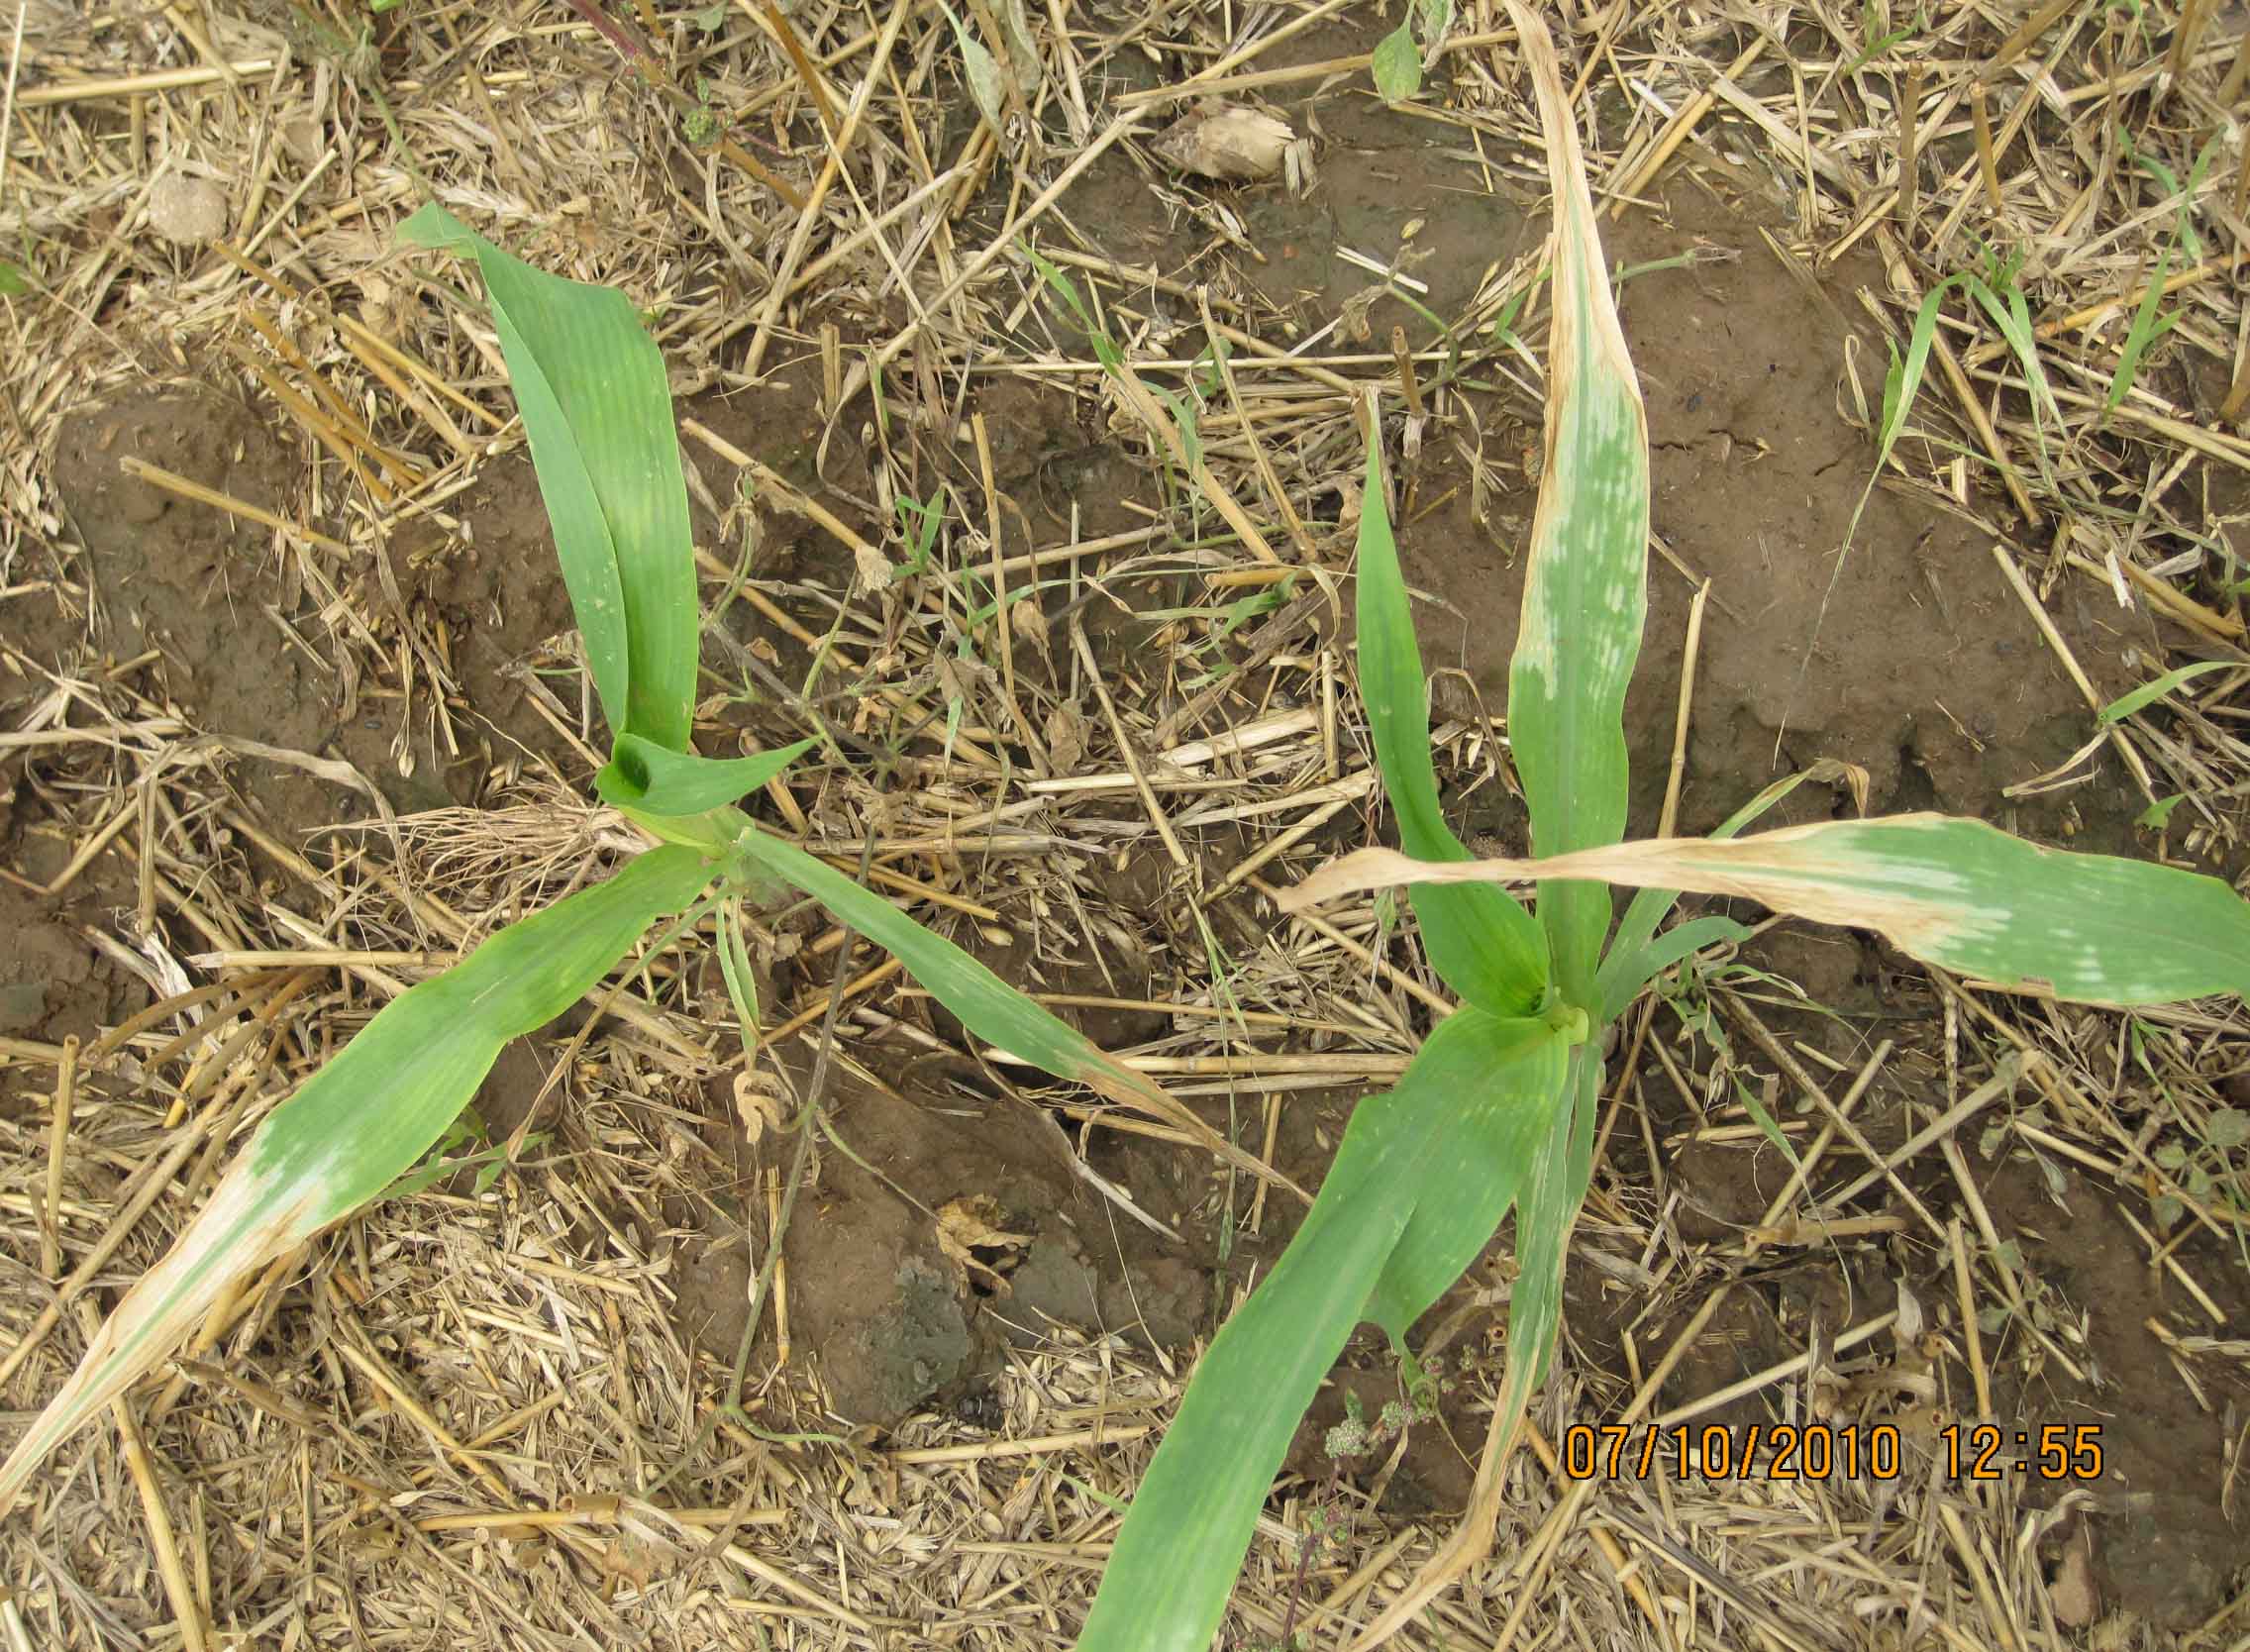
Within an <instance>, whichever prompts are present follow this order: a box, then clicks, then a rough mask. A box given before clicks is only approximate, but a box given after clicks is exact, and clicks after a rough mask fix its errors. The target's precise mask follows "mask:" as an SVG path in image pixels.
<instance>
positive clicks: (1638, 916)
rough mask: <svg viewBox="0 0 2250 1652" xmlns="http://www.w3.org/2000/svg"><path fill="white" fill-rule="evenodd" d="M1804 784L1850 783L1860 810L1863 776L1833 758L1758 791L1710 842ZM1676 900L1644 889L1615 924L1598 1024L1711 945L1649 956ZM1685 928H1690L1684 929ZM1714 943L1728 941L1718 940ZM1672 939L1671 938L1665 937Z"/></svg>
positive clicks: (1674, 892) (1669, 892) (1672, 892)
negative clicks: (1659, 976) (1662, 975)
mask: <svg viewBox="0 0 2250 1652" xmlns="http://www.w3.org/2000/svg"><path fill="white" fill-rule="evenodd" d="M1807 780H1820V781H1838V782H1843V783H1846V784H1849V785H1850V786H1851V788H1852V793H1853V795H1854V797H1855V798H1858V799H1860V802H1861V806H1862V807H1863V808H1864V807H1865V806H1866V804H1865V795H1866V791H1867V771H1866V770H1864V769H1861V768H1859V767H1857V766H1856V765H1853V764H1848V763H1839V762H1837V761H1836V760H1835V759H1833V758H1822V759H1820V760H1819V761H1818V762H1816V763H1814V764H1812V765H1810V766H1809V767H1807V768H1804V769H1800V770H1798V771H1797V772H1796V773H1795V774H1785V775H1783V776H1782V777H1781V778H1780V779H1778V780H1775V781H1774V782H1772V783H1771V784H1769V785H1766V786H1764V787H1762V788H1760V790H1759V792H1758V795H1757V796H1755V797H1753V798H1751V799H1750V801H1749V802H1747V803H1745V804H1743V805H1742V807H1741V808H1739V809H1737V810H1735V811H1734V813H1733V814H1731V815H1729V816H1728V817H1727V818H1726V820H1725V822H1724V823H1723V824H1722V825H1721V826H1720V827H1719V829H1718V830H1717V831H1715V832H1713V833H1712V834H1711V836H1712V837H1714V838H1731V837H1733V836H1735V835H1736V834H1737V833H1739V832H1740V831H1741V830H1742V829H1743V828H1744V827H1745V826H1749V825H1753V824H1755V823H1756V822H1757V821H1758V820H1760V819H1762V818H1763V817H1764V816H1765V814H1766V812H1767V810H1769V809H1771V808H1773V807H1774V805H1775V804H1777V803H1779V802H1780V801H1781V800H1782V799H1783V798H1785V797H1787V796H1788V795H1789V794H1790V792H1792V791H1794V790H1795V789H1796V788H1797V787H1798V786H1800V785H1802V784H1804V782H1805V781H1807ZM1679 899H1680V891H1679V890H1678V889H1642V890H1641V891H1640V892H1638V893H1637V894H1635V895H1634V896H1633V898H1632V901H1631V903H1630V904H1628V905H1627V906H1626V908H1625V915H1624V917H1622V918H1621V919H1619V920H1618V923H1617V933H1616V935H1615V936H1613V937H1612V938H1611V940H1610V943H1609V952H1608V955H1607V956H1606V957H1604V958H1603V959H1602V961H1601V972H1600V977H1599V984H1600V987H1601V1001H1602V1005H1603V1009H1602V1019H1603V1020H1607V1019H1609V1018H1610V1017H1611V1016H1613V1015H1620V1014H1622V1013H1624V1010H1625V1006H1626V1005H1627V1004H1630V1003H1631V1002H1632V1001H1633V999H1634V998H1635V997H1637V996H1639V994H1640V990H1641V988H1642V987H1643V986H1644V985H1646V984H1647V983H1648V982H1649V981H1651V980H1653V979H1654V978H1655V977H1656V976H1657V974H1658V973H1659V972H1661V971H1664V970H1668V969H1670V968H1671V967H1672V966H1673V965H1674V964H1676V963H1678V962H1679V961H1680V959H1681V958H1685V957H1686V956H1687V952H1692V951H1696V950H1698V949H1699V948H1701V947H1706V946H1709V945H1710V944H1711V943H1710V942H1709V941H1698V942H1696V943H1695V945H1694V946H1692V947H1688V948H1687V950H1686V951H1683V952H1679V953H1676V954H1674V955H1673V956H1670V957H1664V956H1660V955H1659V954H1658V953H1656V952H1652V951H1651V941H1652V938H1653V937H1654V936H1655V934H1656V932H1657V926H1658V925H1659V924H1661V923H1663V922H1664V920H1665V916H1666V914H1668V913H1669V912H1670V911H1671V910H1672V908H1673V905H1674V904H1675V903H1676V902H1677V901H1678V900H1679ZM1682 927H1683V928H1686V927H1687V926H1686V925H1683V926H1682ZM1714 938H1728V937H1717V936H1715V935H1714ZM1667 940H1668V941H1669V940H1670V937H1668V938H1667Z"/></svg>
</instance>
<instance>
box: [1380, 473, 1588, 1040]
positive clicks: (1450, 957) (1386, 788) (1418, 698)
mask: <svg viewBox="0 0 2250 1652" xmlns="http://www.w3.org/2000/svg"><path fill="white" fill-rule="evenodd" d="M1358 574H1359V597H1358V603H1357V610H1356V619H1357V624H1358V630H1359V638H1360V698H1361V700H1362V702H1363V703H1364V704H1365V705H1366V706H1367V713H1368V733H1369V735H1370V736H1371V737H1372V738H1373V740H1374V742H1375V761H1376V767H1377V769H1378V770H1379V771H1380V772H1381V774H1382V790H1383V795H1384V796H1385V797H1387V798H1388V799H1389V800H1390V807H1391V812H1392V813H1393V814H1395V815H1396V816H1397V817H1398V841H1399V842H1400V843H1402V844H1404V845H1405V846H1406V851H1407V853H1408V854H1411V855H1417V856H1420V857H1421V858H1423V859H1424V860H1431V861H1466V860H1468V859H1469V858H1470V856H1469V851H1468V849H1467V848H1466V847H1464V846H1463V844H1462V842H1461V840H1460V839H1459V838H1457V837H1455V836H1454V835H1453V830H1452V828H1451V827H1449V826H1447V825H1446V823H1445V809H1444V806H1443V804H1442V803H1441V802H1440V801H1439V799H1438V780H1437V770H1436V767H1435V765H1434V764H1433V762H1432V760H1431V755H1430V703H1429V681H1428V679H1427V678H1426V677H1424V676H1423V675H1422V651H1421V648H1420V647H1419V645H1417V644H1416V642H1415V641H1414V616H1413V612H1412V610H1411V609H1410V608H1409V607H1408V606H1407V601H1406V579H1405V575H1404V573H1403V572H1402V571H1401V570H1400V568H1399V566H1398V545H1397V542H1396V540H1394V539H1393V538H1392V537H1391V532H1390V516H1389V512H1388V511H1387V510H1386V509H1385V508H1384V506H1383V502H1382V462H1381V453H1380V451H1379V450H1378V449H1377V448H1376V447H1375V446H1374V445H1373V444H1372V443H1371V444H1370V445H1369V448H1368V465H1367V489H1366V492H1365V495H1364V496H1363V498H1362V500H1361V503H1360V533H1359V562H1358ZM1459 893H1460V891H1459V890H1458V889H1448V888H1440V887H1425V888H1420V889H1416V890H1415V891H1414V892H1413V895H1412V897H1411V898H1412V900H1413V903H1414V911H1415V913H1416V915H1417V916H1419V917H1420V918H1421V920H1422V945H1423V946H1424V947H1425V948H1426V949H1427V950H1428V952H1429V955H1430V965H1431V967H1432V968H1433V969H1435V970H1436V971H1437V973H1438V974H1439V976H1441V977H1442V978H1444V981H1445V983H1446V984H1447V985H1448V986H1450V987H1452V988H1453V990H1454V991H1455V992H1456V993H1458V994H1459V995H1460V996H1461V997H1462V998H1463V999H1464V1000H1465V1001H1467V1002H1469V1003H1472V1004H1476V1005H1477V1006H1479V1007H1480V1008H1482V1009H1485V1010H1488V1011H1490V1012H1491V1013H1492V1014H1494V1015H1503V1016H1504V1015H1520V1014H1522V1013H1524V1012H1525V1011H1526V1010H1529V1009H1531V1008H1532V1007H1534V1006H1535V1005H1536V1004H1537V1003H1538V1002H1539V999H1540V995H1541V994H1542V993H1543V992H1544V991H1545V990H1546V985H1547V942H1546V938H1545V937H1544V936H1543V935H1542V934H1541V932H1540V929H1539V925H1538V924H1537V923H1536V922H1535V921H1534V920H1533V918H1532V916H1531V914H1530V913H1529V912H1526V911H1525V910H1524V909H1523V907H1522V906H1521V905H1519V904H1518V903H1517V902H1516V901H1515V900H1514V899H1513V898H1512V897H1511V896H1509V895H1507V894H1505V893H1504V892H1502V891H1500V890H1498V889H1490V890H1484V891H1482V892H1480V893H1479V895H1478V896H1476V897H1475V898H1473V899H1469V900H1462V899H1458V898H1456V897H1457V896H1458V895H1459ZM1494 896H1497V898H1496V899H1495V898H1493V897H1494Z"/></svg>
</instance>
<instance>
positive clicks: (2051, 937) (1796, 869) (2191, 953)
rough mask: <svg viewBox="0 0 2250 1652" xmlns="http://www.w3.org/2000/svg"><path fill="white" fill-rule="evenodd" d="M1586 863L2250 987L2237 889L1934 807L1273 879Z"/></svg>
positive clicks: (2133, 997) (1976, 956) (1871, 920)
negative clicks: (1708, 835)
mask: <svg viewBox="0 0 2250 1652" xmlns="http://www.w3.org/2000/svg"><path fill="white" fill-rule="evenodd" d="M1547 878H1589V879H1591V878H1599V879H1605V880H1607V881H1609V882H1612V883H1625V884H1631V885H1634V886H1637V887H1642V888H1666V889H1690V890H1694V891H1695V892H1697V893H1701V894H1717V895H1739V896H1741V897H1743V898H1744V899H1747V900H1755V901H1758V902H1759V903H1761V904H1762V905H1766V906H1770V907H1772V908H1773V909H1774V910H1776V911H1777V912H1788V913H1790V914H1792V915H1794V916H1796V917H1801V918H1811V919H1813V920H1815V921H1817V922H1821V923H1834V924H1845V925H1850V926H1852V927H1854V928H1860V929H1873V930H1875V931H1877V932H1879V933H1880V934H1882V935H1883V936H1885V937H1886V938H1887V939H1888V940H1890V941H1891V942H1892V944H1893V945H1894V946H1896V947H1898V948H1899V949H1900V950H1901V951H1903V952H1907V953H1910V954H1912V955H1913V956H1914V957H1916V958H1919V959H1922V960H1924V961H1926V962H1928V963H1931V964H1937V965H1940V966H1942V967H1944V968H1946V969H1948V970H1952V971H1955V972H1957V973H1959V974H1963V975H1974V976H1981V977H1983V978H1985V979H1987V980H1990V981H1999V982H2002V983H2006V984H2011V985H2033V984H2043V985H2046V986H2048V987H2051V988H2052V989H2053V990H2054V991H2055V992H2057V993H2059V994H2060V995H2062V996H2063V997H2066V998H2091V999H2096V1000H2098V1001H2100V1002H2105V1003H2120V1004H2137V1003H2162V1002H2167V1001H2170V1000H2173V999H2177V998H2194V997H2200V996H2203V995H2204V994H2206V993H2212V992H2250V905H2245V904H2244V903H2243V901H2242V899H2241V898H2240V897H2239V896H2238V895H2236V894H2235V892H2234V891H2233V890H2232V889H2231V888H2229V887H2228V886H2227V885H2226V884H2225V883H2223V882H2221V881H2220V880H2219V879H2217V878H2204V877H2200V876H2199V875H2198V874H2195V873H2191V872H2182V871H2181V870H2179V869H2178V868H2177V867H2166V866H2158V865H2155V864H2153V863H2151V862H2146V861H2129V860H2123V859H2120V858H2117V857H2114V856H2108V855H2073V854H2067V853H2065V852H2063V851H2061V850H2053V849H2041V848H2040V847H2038V846H2037V845H2036V844H2029V843H2025V842H2024V841H2023V840H2022V839H2020V838H2013V837H2010V836H2008V835H2007V834H2006V833H2005V832H2002V831H1999V830H1997V829H1995V828H1994V827H1991V826H1988V825H1986V824H1985V823H1984V822H1983V821H1980V820H1956V819H1952V818H1949V817H1947V816H1945V815H1939V814H1906V815H1894V816H1892V817H1891V818H1890V819H1887V820H1852V821H1824V822H1822V823H1820V824H1818V825H1813V826H1791V827H1788V828H1786V829H1784V830H1782V831H1778V832H1761V833H1759V834H1757V835H1755V836H1753V837H1747V838H1738V839H1736V840H1734V841H1733V842H1730V843H1717V842H1711V841H1708V840H1705V839H1702V838H1657V839H1652V840H1650V841H1648V842H1645V843H1627V844H1615V845H1611V846H1609V847H1607V848H1601V849H1588V850H1582V851H1580V852H1579V853H1577V854H1573V855H1562V856H1556V857H1552V858H1549V859H1545V860H1530V861H1504V860H1495V861H1477V862H1471V863H1468V864H1447V863H1443V862H1431V861H1415V860H1410V859H1408V858H1407V857H1406V856H1403V855H1399V854H1396V853H1394V852H1393V851H1391V850H1387V849H1363V850H1361V851H1359V852H1358V853H1357V854H1352V855H1347V856H1345V857H1344V858H1343V859H1342V860H1339V861H1336V862H1333V863H1331V864H1330V865H1328V866H1326V867H1323V868H1322V869H1321V870H1320V871H1319V872H1316V873H1314V874H1313V875H1312V877H1310V878H1306V879H1305V880H1304V881H1303V882H1302V883H1299V884H1298V885H1297V886H1296V887H1295V888H1293V889H1290V890H1288V891H1286V892H1285V894H1284V895H1283V896H1282V897H1281V900H1280V904H1281V906H1282V907H1283V909H1284V910H1290V911H1294V910H1298V909H1300V908H1302V907H1305V906H1309V905H1312V904H1314V903H1316V902H1318V901H1322V900H1328V899H1333V898H1334V897H1335V896H1337V895H1341V894H1348V893H1350V892H1352V891H1353V890H1357V889H1372V888H1381V887H1383V886H1385V885H1388V884H1392V883H1422V882H1441V883H1451V882H1459V881H1483V882H1495V883H1508V882H1519V881H1525V880H1529V879H1547Z"/></svg>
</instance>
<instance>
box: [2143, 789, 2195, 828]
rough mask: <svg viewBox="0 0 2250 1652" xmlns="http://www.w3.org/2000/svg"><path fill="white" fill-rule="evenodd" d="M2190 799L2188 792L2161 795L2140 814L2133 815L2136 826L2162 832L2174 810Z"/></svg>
mask: <svg viewBox="0 0 2250 1652" xmlns="http://www.w3.org/2000/svg"><path fill="white" fill-rule="evenodd" d="M2187 800H2188V794H2187V793H2186V792H2184V791H2183V792H2180V793H2177V794H2176V795H2174V796H2171V797H2159V798H2158V799H2157V800H2156V801H2155V802H2153V803H2151V804H2150V805H2149V806H2148V807H2147V808H2145V809H2143V810H2141V812H2140V813H2139V814H2136V815H2135V816H2133V824H2134V825H2135V826H2145V827H2147V828H2148V829H2149V830H2150V831H2152V832H2161V831H2163V830H2164V828H2165V826H2166V825H2167V824H2169V823H2170V821H2171V819H2172V811H2173V810H2174V809H2176V808H2178V807H2179V806H2180V805H2181V804H2182V803H2184V802H2186V801H2187Z"/></svg>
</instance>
